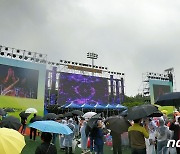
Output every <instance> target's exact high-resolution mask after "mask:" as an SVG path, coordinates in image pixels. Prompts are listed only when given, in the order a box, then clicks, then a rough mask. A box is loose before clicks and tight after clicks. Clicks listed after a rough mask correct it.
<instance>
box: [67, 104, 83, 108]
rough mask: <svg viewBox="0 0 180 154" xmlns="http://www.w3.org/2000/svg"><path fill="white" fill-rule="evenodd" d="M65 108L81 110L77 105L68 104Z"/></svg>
mask: <svg viewBox="0 0 180 154" xmlns="http://www.w3.org/2000/svg"><path fill="white" fill-rule="evenodd" d="M65 108H76V109H78V108H81V107H80V106H79V105H77V104H75V103H70V104H69V105H67V106H66V107H65Z"/></svg>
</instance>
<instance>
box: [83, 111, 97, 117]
mask: <svg viewBox="0 0 180 154" xmlns="http://www.w3.org/2000/svg"><path fill="white" fill-rule="evenodd" d="M95 114H97V113H96V112H86V113H85V114H84V115H83V117H84V118H88V119H90V118H91V117H92V116H93V115H95Z"/></svg>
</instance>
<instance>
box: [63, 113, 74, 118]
mask: <svg viewBox="0 0 180 154" xmlns="http://www.w3.org/2000/svg"><path fill="white" fill-rule="evenodd" d="M64 117H73V114H72V112H67V113H65V114H64Z"/></svg>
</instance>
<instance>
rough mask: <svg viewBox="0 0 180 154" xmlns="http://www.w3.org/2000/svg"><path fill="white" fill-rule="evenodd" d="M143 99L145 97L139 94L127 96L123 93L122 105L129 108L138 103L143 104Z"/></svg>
mask: <svg viewBox="0 0 180 154" xmlns="http://www.w3.org/2000/svg"><path fill="white" fill-rule="evenodd" d="M144 101H145V98H144V97H143V96H142V95H139V94H138V95H136V96H134V97H133V96H130V97H129V96H126V95H125V100H124V103H123V105H124V106H126V107H128V108H131V107H133V106H139V105H142V104H144Z"/></svg>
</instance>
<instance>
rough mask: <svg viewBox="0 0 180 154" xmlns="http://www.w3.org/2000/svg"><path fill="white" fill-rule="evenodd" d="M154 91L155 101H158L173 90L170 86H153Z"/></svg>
mask: <svg viewBox="0 0 180 154" xmlns="http://www.w3.org/2000/svg"><path fill="white" fill-rule="evenodd" d="M153 89H154V99H155V100H156V99H157V98H158V97H159V96H161V95H163V94H165V93H169V92H171V88H170V86H169V85H156V84H154V85H153Z"/></svg>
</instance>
